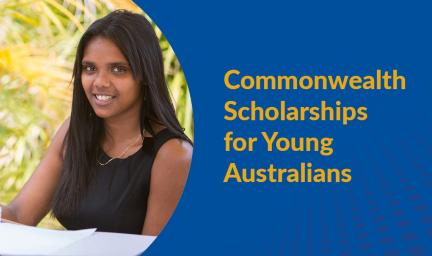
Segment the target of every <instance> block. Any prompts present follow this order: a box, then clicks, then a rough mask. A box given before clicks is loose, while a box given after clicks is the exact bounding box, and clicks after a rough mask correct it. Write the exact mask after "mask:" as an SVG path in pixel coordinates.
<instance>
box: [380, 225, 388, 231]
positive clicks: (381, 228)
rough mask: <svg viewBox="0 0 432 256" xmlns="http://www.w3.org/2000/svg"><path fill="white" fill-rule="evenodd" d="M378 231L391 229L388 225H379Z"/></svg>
mask: <svg viewBox="0 0 432 256" xmlns="http://www.w3.org/2000/svg"><path fill="white" fill-rule="evenodd" d="M378 231H379V232H388V231H389V227H388V226H386V225H381V226H378Z"/></svg>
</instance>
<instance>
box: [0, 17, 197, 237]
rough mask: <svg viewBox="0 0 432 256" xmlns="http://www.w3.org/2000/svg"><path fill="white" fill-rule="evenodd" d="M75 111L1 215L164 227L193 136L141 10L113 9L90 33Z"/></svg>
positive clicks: (145, 229) (85, 224) (79, 59)
mask: <svg viewBox="0 0 432 256" xmlns="http://www.w3.org/2000/svg"><path fill="white" fill-rule="evenodd" d="M73 78H74V88H73V100H72V111H71V116H70V118H69V119H68V120H66V121H65V122H64V123H63V125H62V126H61V127H60V128H59V130H58V131H57V133H56V135H55V136H54V138H53V140H52V144H51V145H50V147H49V149H48V151H47V153H46V155H45V157H44V159H43V160H42V161H41V163H40V165H39V166H38V167H37V169H36V170H35V172H34V174H33V175H32V177H31V178H30V180H29V181H28V182H27V184H26V185H25V186H24V188H23V189H22V190H21V191H20V193H19V194H18V195H17V197H16V198H15V199H14V200H13V202H12V203H10V204H9V205H8V206H3V207H2V212H3V216H2V217H3V218H5V219H8V220H11V221H15V222H19V223H23V224H27V225H37V223H38V222H39V221H40V220H41V219H42V218H43V217H44V216H45V215H46V214H47V213H48V212H49V211H50V210H52V211H53V214H54V216H56V217H57V219H58V220H59V221H60V223H62V224H63V226H65V227H66V228H67V229H81V228H92V227H96V228H98V230H99V231H109V232H123V233H135V234H145V235H158V234H159V232H160V231H161V229H162V228H163V227H164V225H165V224H166V223H167V221H168V219H169V218H170V216H171V214H172V213H173V211H174V209H175V207H176V205H177V203H178V201H179V199H180V196H181V194H182V191H183V188H184V185H185V183H186V179H187V176H188V172H189V166H190V161H191V157H192V143H191V141H190V139H189V138H188V137H187V136H186V135H185V134H184V132H183V129H182V128H181V126H180V124H179V122H178V120H177V118H176V116H175V111H174V108H173V105H172V103H171V100H170V97H169V93H168V89H167V85H166V83H165V80H164V71H163V61H162V53H161V49H160V46H159V41H158V38H157V37H156V35H155V32H154V30H153V28H152V26H151V24H150V23H149V22H148V21H147V20H146V19H145V18H144V17H143V16H141V15H138V14H133V13H130V12H128V11H115V12H113V13H111V14H109V15H107V16H106V17H104V18H102V19H99V20H97V21H95V22H94V23H93V24H92V25H91V26H90V27H89V28H88V30H87V31H86V32H85V33H84V35H83V36H82V38H81V40H80V42H79V44H78V48H77V54H76V59H75V65H74V70H73Z"/></svg>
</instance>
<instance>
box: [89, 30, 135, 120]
mask: <svg viewBox="0 0 432 256" xmlns="http://www.w3.org/2000/svg"><path fill="white" fill-rule="evenodd" d="M81 64H82V72H81V81H82V85H83V88H84V91H85V94H86V96H87V99H88V100H89V102H90V105H91V106H92V107H93V110H94V111H95V113H96V115H97V116H99V117H100V118H104V119H113V118H119V117H120V118H123V117H125V118H127V117H132V118H133V117H135V118H136V116H139V111H140V107H141V101H142V100H141V96H140V95H141V94H140V90H141V89H140V87H139V84H138V82H137V81H135V79H134V77H133V75H132V72H131V68H130V66H129V63H128V61H127V60H126V58H125V56H124V55H123V54H122V52H121V51H120V50H119V49H118V48H117V46H116V45H115V44H114V43H113V42H112V41H111V40H109V39H106V38H103V37H95V38H93V39H92V40H91V41H90V42H89V43H88V44H87V46H86V47H85V49H84V56H83V59H82V63H81Z"/></svg>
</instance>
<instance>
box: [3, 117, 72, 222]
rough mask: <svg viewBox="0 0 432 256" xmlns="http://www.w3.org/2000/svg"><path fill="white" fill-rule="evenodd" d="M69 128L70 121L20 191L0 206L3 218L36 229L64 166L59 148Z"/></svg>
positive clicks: (66, 122) (58, 133)
mask: <svg viewBox="0 0 432 256" xmlns="http://www.w3.org/2000/svg"><path fill="white" fill-rule="evenodd" d="M68 128H69V119H67V120H66V121H65V122H64V123H63V124H62V125H61V126H60V128H59V129H58V131H57V133H56V135H55V136H54V138H53V140H52V142H51V145H50V146H49V148H48V151H47V153H46V154H45V157H44V158H43V160H42V161H41V162H40V164H39V166H38V167H37V168H36V170H35V171H34V173H33V175H32V176H31V177H30V179H29V180H28V181H27V183H26V184H25V185H24V187H23V188H22V190H21V191H20V192H19V193H18V195H17V196H16V197H15V199H14V200H13V201H12V202H11V203H10V204H9V205H7V206H2V218H4V219H8V220H11V221H15V222H19V223H22V224H26V225H32V226H35V225H37V224H38V223H39V221H40V220H41V219H42V218H43V217H44V216H45V215H46V214H47V213H48V211H49V210H50V205H51V200H52V197H53V194H54V191H55V188H56V186H57V183H58V180H59V178H60V172H61V169H62V167H63V150H62V145H63V141H64V138H65V135H66V133H67V130H68Z"/></svg>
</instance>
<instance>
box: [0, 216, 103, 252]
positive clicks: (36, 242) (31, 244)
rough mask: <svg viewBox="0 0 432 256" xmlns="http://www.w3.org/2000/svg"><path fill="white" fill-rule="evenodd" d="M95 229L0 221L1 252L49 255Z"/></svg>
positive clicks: (84, 236) (88, 234) (86, 235)
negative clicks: (35, 225) (57, 227)
mask: <svg viewBox="0 0 432 256" xmlns="http://www.w3.org/2000/svg"><path fill="white" fill-rule="evenodd" d="M95 231H96V229H83V230H76V231H61V230H50V229H43V228H36V227H31V226H25V225H16V224H10V223H0V254H1V255H3V254H6V255H48V254H50V253H52V252H54V251H57V250H59V249H61V248H63V247H65V246H68V245H70V244H72V243H74V242H77V241H79V240H81V239H83V238H86V237H88V236H90V235H92V234H93V233H94V232H95Z"/></svg>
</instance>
